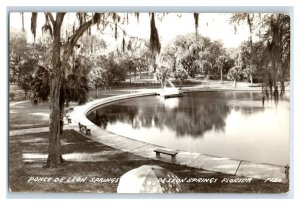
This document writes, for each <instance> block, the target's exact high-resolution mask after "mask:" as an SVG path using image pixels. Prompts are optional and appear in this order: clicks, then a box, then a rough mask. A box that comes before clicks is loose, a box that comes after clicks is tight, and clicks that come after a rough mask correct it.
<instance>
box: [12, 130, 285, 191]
mask: <svg viewBox="0 0 300 205" xmlns="http://www.w3.org/2000/svg"><path fill="white" fill-rule="evenodd" d="M48 137H49V134H48V133H37V134H28V135H19V136H11V137H10V138H9V186H10V190H11V191H14V192H94V193H115V192H116V190H117V186H118V183H117V182H118V181H115V182H102V183H99V182H95V181H94V182H92V179H96V178H98V179H101V178H102V179H107V178H114V179H119V177H121V176H122V175H123V174H124V173H126V172H128V171H129V170H131V169H134V168H136V167H139V166H141V165H154V164H155V165H159V166H161V167H164V168H166V169H169V170H170V171H172V172H174V173H175V174H176V175H177V176H178V177H179V178H180V179H184V178H188V179H192V178H194V179H199V178H214V179H217V183H199V182H193V183H188V182H184V183H181V192H183V193H283V192H287V191H288V184H282V183H271V182H267V183H265V182H264V181H263V180H255V179H253V180H252V181H251V183H221V180H222V179H224V178H236V176H231V175H225V174H221V173H216V172H208V171H205V170H201V169H192V168H189V167H186V166H181V165H176V164H171V163H167V162H162V161H158V160H151V159H148V158H144V157H141V156H137V155H134V154H132V153H128V152H123V151H120V150H117V149H114V148H112V147H109V146H106V145H103V144H101V143H98V142H94V141H92V140H90V139H88V138H86V137H84V136H83V135H81V134H80V133H78V132H76V131H74V130H66V131H64V134H63V137H62V150H63V157H64V159H65V160H66V162H65V163H64V164H63V165H62V166H61V167H58V168H45V167H44V165H45V164H46V160H47V149H48ZM50 177H52V180H50V181H49V182H45V181H39V182H37V181H34V180H36V179H40V180H41V179H44V180H45V179H46V178H47V179H49V178H50ZM56 178H58V179H61V180H62V182H54V179H56Z"/></svg>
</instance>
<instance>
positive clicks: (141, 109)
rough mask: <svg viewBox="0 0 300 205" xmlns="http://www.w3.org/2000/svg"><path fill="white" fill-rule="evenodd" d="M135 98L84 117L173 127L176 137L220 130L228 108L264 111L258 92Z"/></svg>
mask: <svg viewBox="0 0 300 205" xmlns="http://www.w3.org/2000/svg"><path fill="white" fill-rule="evenodd" d="M194 95H196V97H194ZM135 100H136V101H135V102H134V103H132V102H131V103H126V102H125V103H124V102H120V103H116V104H111V105H108V106H106V107H103V108H100V109H97V110H94V111H93V112H91V113H90V114H89V116H88V118H89V119H90V120H91V121H92V122H94V123H95V124H96V125H98V126H100V127H102V128H104V129H106V127H107V124H114V123H116V122H118V121H119V122H122V123H126V124H130V125H131V126H132V128H133V129H139V128H142V127H144V128H151V127H156V128H159V129H164V128H168V129H171V130H174V131H175V132H176V135H177V136H178V137H180V136H185V135H190V136H192V137H201V136H203V134H204V133H205V132H207V131H210V130H213V129H214V130H215V131H223V130H224V128H225V126H226V118H227V116H228V115H229V113H230V111H231V110H232V109H234V110H236V111H239V112H241V113H242V114H243V115H250V114H253V113H256V112H261V111H264V108H263V106H261V105H260V103H261V99H260V93H249V92H248V93H247V92H246V93H245V92H215V93H202V94H201V97H199V96H197V94H190V95H186V96H185V97H182V98H179V99H178V103H176V106H171V107H170V101H168V100H169V99H166V100H157V98H140V99H135ZM284 100H285V99H284ZM255 103H256V104H257V105H256V104H255ZM171 104H175V103H171Z"/></svg>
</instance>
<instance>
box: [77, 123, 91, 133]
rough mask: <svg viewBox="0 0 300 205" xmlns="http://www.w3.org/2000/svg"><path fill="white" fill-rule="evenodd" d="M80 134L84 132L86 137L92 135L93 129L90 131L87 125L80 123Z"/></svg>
mask: <svg viewBox="0 0 300 205" xmlns="http://www.w3.org/2000/svg"><path fill="white" fill-rule="evenodd" d="M78 127H79V132H83V133H85V134H86V135H91V134H92V133H91V129H88V128H87V126H86V125H83V124H81V123H80V122H78Z"/></svg>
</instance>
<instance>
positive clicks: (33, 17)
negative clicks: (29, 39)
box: [31, 12, 38, 42]
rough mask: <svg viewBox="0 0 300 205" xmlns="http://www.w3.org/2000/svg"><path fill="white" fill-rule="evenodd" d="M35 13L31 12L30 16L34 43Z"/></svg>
mask: <svg viewBox="0 0 300 205" xmlns="http://www.w3.org/2000/svg"><path fill="white" fill-rule="evenodd" d="M37 15H38V14H37V12H32V15H31V32H32V34H33V38H34V42H35V37H36V22H37Z"/></svg>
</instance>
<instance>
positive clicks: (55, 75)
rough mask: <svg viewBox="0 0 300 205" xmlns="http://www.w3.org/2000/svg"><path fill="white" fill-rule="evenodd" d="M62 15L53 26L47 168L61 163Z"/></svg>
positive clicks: (62, 101) (62, 98) (59, 15)
mask: <svg viewBox="0 0 300 205" xmlns="http://www.w3.org/2000/svg"><path fill="white" fill-rule="evenodd" d="M63 17H64V14H62V13H57V18H56V23H55V25H54V38H53V49H52V67H53V68H52V69H53V70H52V78H51V82H50V98H49V108H50V127H49V129H50V135H49V148H48V149H49V154H48V159H47V167H57V166H59V165H61V163H62V162H63V159H62V155H61V142H60V138H61V134H62V130H63V121H62V117H63V115H62V113H63V105H64V101H65V100H64V97H65V96H64V94H63V89H62V87H63V77H64V76H63V74H64V69H63V67H62V66H63V65H62V62H61V56H60V55H61V41H60V31H61V24H62V21H63Z"/></svg>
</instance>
